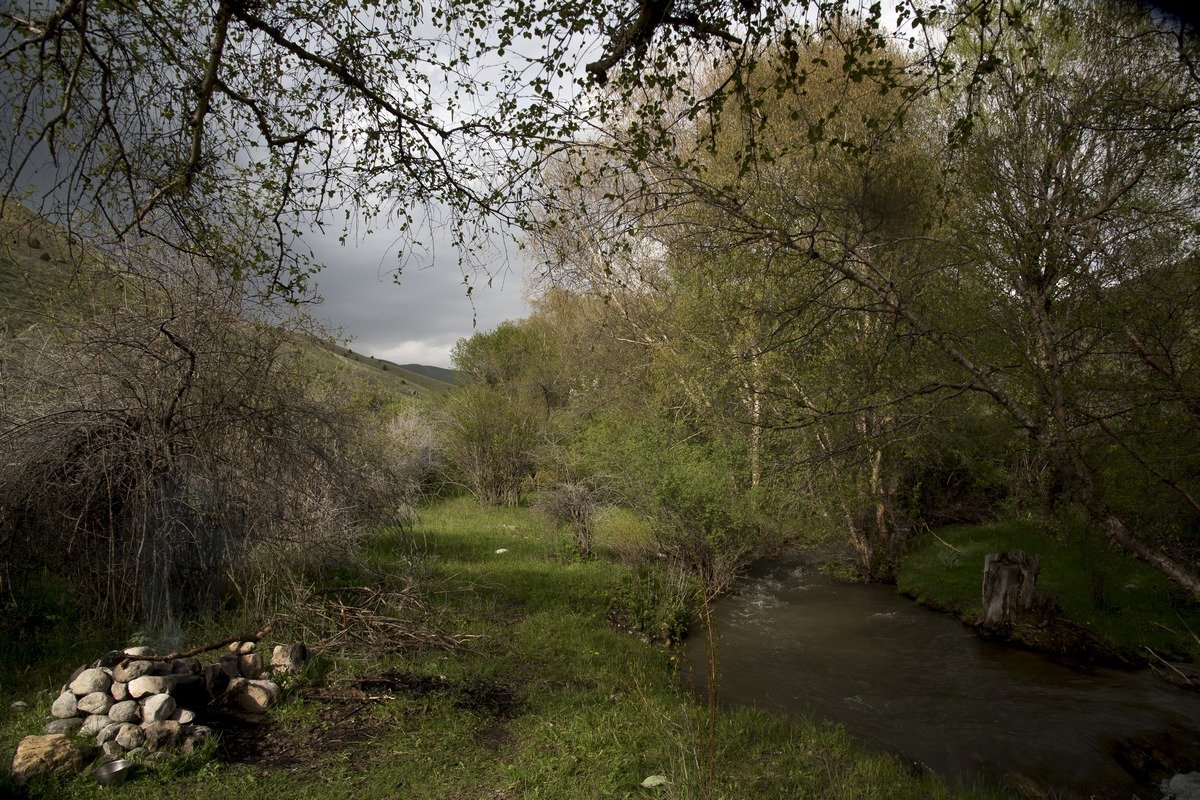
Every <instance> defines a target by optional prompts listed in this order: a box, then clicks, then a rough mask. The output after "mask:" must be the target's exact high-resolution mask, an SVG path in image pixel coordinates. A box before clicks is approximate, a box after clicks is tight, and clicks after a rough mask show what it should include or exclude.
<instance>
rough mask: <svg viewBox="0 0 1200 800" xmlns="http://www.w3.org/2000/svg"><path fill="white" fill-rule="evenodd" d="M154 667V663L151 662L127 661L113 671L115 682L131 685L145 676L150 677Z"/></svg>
mask: <svg viewBox="0 0 1200 800" xmlns="http://www.w3.org/2000/svg"><path fill="white" fill-rule="evenodd" d="M152 666H153V662H151V661H126V662H125V663H124V664H121V665H119V666H117V667H116V668H115V669H113V680H115V681H119V682H121V683H129V682H130V681H132V680H137V679H138V678H140V677H142V676H143V675H149V674H150V670H151V667H152Z"/></svg>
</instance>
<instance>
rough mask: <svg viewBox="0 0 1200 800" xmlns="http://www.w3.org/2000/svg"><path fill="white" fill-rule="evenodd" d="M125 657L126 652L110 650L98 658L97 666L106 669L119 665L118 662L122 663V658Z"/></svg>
mask: <svg viewBox="0 0 1200 800" xmlns="http://www.w3.org/2000/svg"><path fill="white" fill-rule="evenodd" d="M124 657H125V654H124V653H122V652H121V651H120V650H109V651H108V652H107V653H105V654H104V655H102V656H100V658H98V659H97V660H96V664H95V666H97V667H103V668H104V669H112V668H113V667H115V666H117V664H120V663H121V659H123V658H124Z"/></svg>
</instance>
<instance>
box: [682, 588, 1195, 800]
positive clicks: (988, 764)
mask: <svg viewBox="0 0 1200 800" xmlns="http://www.w3.org/2000/svg"><path fill="white" fill-rule="evenodd" d="M714 617H715V620H716V627H717V631H718V635H719V639H718V641H719V646H718V652H719V654H720V660H719V663H720V698H721V702H722V703H726V704H729V703H732V704H737V705H753V706H758V707H761V708H766V709H772V710H778V711H783V712H785V713H789V714H793V715H797V716H808V717H810V718H815V719H825V720H829V721H832V722H838V723H841V724H842V725H844V726H845V727H846V728H847V729H848V730H849V731H850V733H852V734H853V735H855V736H856V737H858V738H859V740H860V741H862V742H863V743H864V744H865V745H866V746H867V747H868V748H871V749H876V750H882V751H887V752H891V753H894V754H896V755H897V756H899V757H900V758H902V759H904V760H906V761H908V762H910V763H914V764H918V765H920V766H922V767H925V768H928V769H931V770H933V771H934V772H936V773H938V774H940V775H942V776H943V777H945V778H947V779H949V780H951V781H952V782H953V781H967V782H972V781H976V780H983V781H985V782H997V783H1003V782H1007V783H1008V784H1009V785H1013V784H1014V783H1017V784H1025V785H1030V783H1031V782H1032V783H1033V784H1036V785H1037V786H1040V787H1042V788H1043V789H1046V790H1049V791H1051V792H1060V793H1062V796H1066V797H1084V798H1086V797H1096V798H1122V800H1126V799H1127V798H1130V797H1134V796H1136V797H1139V798H1161V797H1162V796H1163V795H1162V792H1161V791H1157V790H1156V789H1155V788H1153V787H1156V786H1157V783H1158V781H1159V780H1161V778H1162V776H1163V775H1162V773H1163V770H1164V769H1166V775H1170V774H1171V772H1175V771H1181V772H1187V771H1189V770H1191V769H1195V770H1200V694H1196V693H1188V692H1184V691H1181V690H1178V689H1175V688H1174V687H1172V686H1170V685H1169V684H1167V683H1165V682H1164V681H1162V680H1161V679H1159V678H1157V677H1156V676H1155V675H1153V674H1152V673H1150V672H1148V671H1141V672H1126V671H1120V670H1113V669H1086V670H1085V669H1077V668H1072V667H1069V666H1065V665H1063V664H1060V663H1056V662H1054V661H1051V660H1050V659H1048V658H1045V657H1043V656H1040V655H1037V654H1034V653H1030V652H1026V651H1023V650H1018V649H1014V648H1011V647H1004V646H1002V645H998V644H994V643H991V642H987V641H984V640H982V639H980V638H979V637H978V636H976V635H975V634H974V633H973V632H972V631H971V630H970V629H969V628H967V627H966V626H964V625H962V624H961V623H960V622H958V621H957V620H955V619H954V618H952V617H951V616H949V615H947V614H940V613H938V612H935V611H930V610H929V609H926V608H923V607H921V606H919V605H917V604H916V603H914V602H912V601H911V600H907V599H905V598H903V597H901V596H900V595H898V594H896V592H895V590H894V589H891V588H889V587H884V586H870V585H857V584H847V583H841V582H838V581H834V580H832V579H830V578H827V577H824V576H822V575H820V574H817V573H815V572H812V571H810V570H808V569H807V568H805V567H802V566H797V565H794V564H792V565H786V564H776V565H772V566H769V567H765V568H762V569H760V570H758V571H757V572H755V573H753V574H751V575H750V576H749V577H747V578H746V579H745V580H744V581H743V582H742V583H741V584H740V589H739V591H738V592H737V593H736V594H734V595H731V596H729V597H727V598H724V599H722V600H721V601H719V602H718V603H717V605H716V608H715V609H714ZM687 649H688V653H687V655H688V659H689V662H690V665H691V672H692V674H693V675H694V676H696V680H697V683H699V682H701V680H702V678H701V676H703V675H704V674H705V657H706V656H705V653H706V647H705V642H704V641H703V637H702V636H696V637H693V639H692V641H691V642H690V644H689V645H688V648H687ZM701 691H703V689H701ZM1164 760H1166V761H1167V762H1168V763H1169V764H1170V767H1169V768H1164V767H1163V766H1162V763H1161V762H1162V761H1164ZM1155 761H1157V762H1158V764H1157V766H1156V765H1155V764H1154V762H1155ZM1156 770H1157V773H1156Z"/></svg>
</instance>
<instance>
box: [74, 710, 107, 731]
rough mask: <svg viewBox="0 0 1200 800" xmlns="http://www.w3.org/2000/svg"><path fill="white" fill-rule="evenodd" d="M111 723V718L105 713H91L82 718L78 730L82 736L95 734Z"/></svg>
mask: <svg viewBox="0 0 1200 800" xmlns="http://www.w3.org/2000/svg"><path fill="white" fill-rule="evenodd" d="M111 724H112V719H111V718H110V717H109V716H108V715H107V714H92V715H91V716H90V717H87V718H86V719H84V721H83V725H81V726H80V728H79V732H80V733H81V734H82V735H84V736H95V735H96V734H97V733H99V732H100V731H102V730H104V729H105V728H107V727H108V726H109V725H111Z"/></svg>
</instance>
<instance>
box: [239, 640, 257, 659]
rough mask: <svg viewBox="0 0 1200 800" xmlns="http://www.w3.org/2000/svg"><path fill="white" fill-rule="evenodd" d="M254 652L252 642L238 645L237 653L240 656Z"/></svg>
mask: <svg viewBox="0 0 1200 800" xmlns="http://www.w3.org/2000/svg"><path fill="white" fill-rule="evenodd" d="M253 652H254V642H242V643H241V644H239V645H238V649H237V653H238V655H240V656H246V655H250V654H251V653H253Z"/></svg>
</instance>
